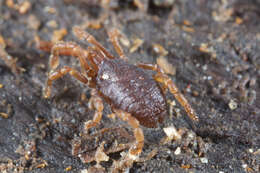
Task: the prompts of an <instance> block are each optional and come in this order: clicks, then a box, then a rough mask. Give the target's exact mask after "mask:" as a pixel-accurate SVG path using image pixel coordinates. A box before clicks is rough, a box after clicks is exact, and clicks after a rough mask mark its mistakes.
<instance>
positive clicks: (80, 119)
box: [0, 0, 260, 173]
mask: <svg viewBox="0 0 260 173" xmlns="http://www.w3.org/2000/svg"><path fill="white" fill-rule="evenodd" d="M8 2H9V3H10V2H11V0H9V1H8V0H7V1H4V0H0V37H2V38H3V39H4V43H3V42H2V43H1V41H0V47H1V46H2V50H1V51H2V53H3V52H5V53H7V54H9V55H10V56H11V57H13V58H17V62H16V65H17V67H14V66H11V65H10V64H9V65H8V62H9V61H8V62H7V61H6V60H4V57H3V54H0V56H1V57H0V86H1V87H0V113H1V116H0V170H1V172H4V171H7V172H18V171H20V172H23V171H24V172H34V173H38V172H41V173H52V172H56V173H59V172H80V171H81V170H83V169H88V168H89V167H91V166H93V165H95V162H91V163H83V162H82V161H81V160H80V158H78V157H77V156H74V155H72V142H73V141H74V140H75V139H78V134H79V133H80V132H82V128H83V124H84V122H86V121H87V120H90V119H92V117H93V114H94V112H93V111H92V110H89V109H88V106H87V101H88V98H89V97H90V90H89V89H88V87H86V86H84V85H82V84H80V83H79V82H76V81H75V80H74V79H72V78H71V77H69V76H66V77H64V78H62V79H60V80H58V81H55V82H54V86H53V93H52V97H51V98H50V99H44V98H43V96H42V91H43V88H44V85H45V81H46V78H47V72H48V59H49V55H50V54H49V53H48V52H44V51H42V50H39V48H38V47H37V44H36V41H35V40H37V38H40V39H41V40H46V41H50V40H52V39H54V36H53V34H54V33H55V31H56V30H60V29H65V30H66V31H67V34H65V36H64V37H63V38H62V39H63V40H65V41H75V42H78V43H79V44H81V45H82V46H85V47H87V44H85V43H83V42H82V41H79V40H78V39H77V38H76V37H75V36H73V33H72V27H73V26H76V25H81V26H82V25H83V24H85V26H86V27H85V29H86V30H87V31H88V32H90V33H91V34H93V35H94V36H95V37H96V39H97V40H98V41H99V42H100V43H102V44H103V45H104V46H105V47H106V48H107V49H108V50H109V51H110V52H111V53H113V54H115V55H116V53H115V51H114V50H113V47H112V45H111V44H110V43H109V40H108V37H107V34H106V30H107V29H109V28H111V27H116V28H118V29H119V30H120V31H121V32H122V33H123V34H124V35H125V36H126V38H128V40H129V41H130V43H131V45H130V47H127V46H123V48H124V51H125V53H126V55H127V57H128V58H129V59H130V62H131V63H136V62H148V63H156V59H157V58H158V57H159V54H158V53H156V52H155V51H154V50H153V44H155V43H156V44H160V45H161V46H163V47H164V48H165V49H166V50H167V51H168V54H167V55H165V58H166V59H167V60H168V62H169V63H170V64H172V65H173V66H174V68H176V74H174V75H171V78H172V80H173V81H174V82H175V83H176V85H177V86H178V87H179V89H180V90H181V92H182V93H183V94H184V95H185V97H186V98H187V100H188V101H189V102H190V104H191V105H192V107H193V108H194V109H195V111H196V112H197V115H198V117H199V119H200V121H199V123H192V122H191V121H190V120H189V119H188V118H186V113H185V111H184V110H183V108H181V106H180V105H179V104H177V105H176V106H174V108H173V115H171V116H169V117H166V118H165V121H164V123H162V124H161V125H160V128H156V129H148V128H143V130H144V135H145V146H144V150H143V153H142V155H144V156H145V155H147V154H148V153H149V151H151V150H152V149H153V148H155V147H158V148H159V152H158V154H157V155H156V156H155V157H153V158H152V159H151V160H148V161H145V162H142V163H135V164H134V165H133V167H132V168H131V169H130V172H165V173H168V172H178V173H180V172H196V173H197V172H207V173H210V172H212V173H213V172H214V173H215V172H219V173H220V172H225V173H227V172H236V173H239V172H259V171H260V166H259V165H260V80H259V79H260V78H259V76H260V12H259V11H260V1H259V0H247V1H245V0H229V1H225V0H223V1H220V0H219V1H206V0H197V1H190V0H172V1H170V0H139V2H142V5H143V6H139V7H138V5H136V3H134V1H133V0H127V1H123V0H111V2H110V4H108V5H103V6H102V5H101V4H100V3H99V1H97V0H78V1H72V0H64V1H62V0H59V1H57V0H38V1H33V0H31V1H29V2H30V5H31V7H30V8H29V9H28V10H27V11H26V10H25V12H23V11H21V8H20V11H19V7H21V6H22V3H24V2H25V0H24V1H14V3H17V2H19V3H20V6H19V5H18V4H16V5H12V4H11V5H10V4H9V5H7V3H8ZM136 2H137V1H136ZM104 14H107V17H106V18H105V20H104V21H101V22H100V23H99V24H98V25H97V26H93V23H92V25H91V24H87V23H91V21H93V20H97V19H99V18H102V16H104ZM55 36H57V34H56V35H55ZM137 38H139V39H141V40H142V41H143V44H142V45H140V47H139V48H138V49H137V50H135V51H133V52H130V50H131V47H132V46H133V41H134V40H136V39H137ZM0 40H1V39H0ZM4 44H5V46H4ZM60 61H61V66H62V65H65V64H67V65H69V66H73V67H79V64H78V62H77V60H76V59H75V58H70V57H62V58H61V60H60ZM21 68H22V69H24V70H21ZM82 94H85V95H86V98H87V99H86V100H85V101H84V99H82ZM167 98H168V99H170V100H173V99H174V98H173V96H172V95H171V94H167ZM82 100H83V101H82ZM179 110H180V112H178V111H179ZM109 113H111V111H110V107H109V105H107V104H105V111H104V117H103V120H102V122H101V125H100V126H99V127H97V128H96V129H93V130H94V131H98V130H99V129H102V128H113V127H120V128H122V129H126V130H127V132H129V133H130V134H131V129H130V128H129V126H128V125H127V124H126V123H124V122H122V121H121V120H116V121H113V120H112V119H110V118H108V117H107V116H106V115H107V114H109ZM171 125H174V126H175V127H176V128H186V129H188V130H187V134H193V135H194V136H193V138H192V139H189V135H186V136H184V139H183V141H182V142H178V141H170V142H168V143H167V144H164V145H159V142H158V141H160V140H162V138H163V137H164V136H165V134H164V131H163V128H165V127H169V126H171ZM191 136H192V135H191ZM115 138H120V135H119V136H115ZM104 139H105V138H104ZM93 140H94V139H93ZM118 140H119V139H118ZM189 140H190V141H189ZM119 141H120V140H119ZM87 144H89V145H93V144H92V143H91V142H89V143H87ZM87 144H86V145H87ZM91 147H92V146H91ZM178 147H181V153H180V154H176V149H177V148H178ZM125 151H127V149H126V150H125ZM109 157H110V160H109V161H108V162H104V163H103V162H102V163H101V165H102V166H103V167H104V168H105V169H106V170H109V168H110V166H111V165H112V159H118V158H120V153H119V152H117V153H111V154H109Z"/></svg>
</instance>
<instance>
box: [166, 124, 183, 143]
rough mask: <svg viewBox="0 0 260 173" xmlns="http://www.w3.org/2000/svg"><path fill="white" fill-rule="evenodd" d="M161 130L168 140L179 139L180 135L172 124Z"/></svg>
mask: <svg viewBox="0 0 260 173" xmlns="http://www.w3.org/2000/svg"><path fill="white" fill-rule="evenodd" d="M163 131H164V132H165V134H166V135H167V137H168V139H169V140H173V139H176V140H179V139H181V135H180V134H179V133H178V131H177V130H176V128H175V127H174V126H170V127H166V128H163Z"/></svg>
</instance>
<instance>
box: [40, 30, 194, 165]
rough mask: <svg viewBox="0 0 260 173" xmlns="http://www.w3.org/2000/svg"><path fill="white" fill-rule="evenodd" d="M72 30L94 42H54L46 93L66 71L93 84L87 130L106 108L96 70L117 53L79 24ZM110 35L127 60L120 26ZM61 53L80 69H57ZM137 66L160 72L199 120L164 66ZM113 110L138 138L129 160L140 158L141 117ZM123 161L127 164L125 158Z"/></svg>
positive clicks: (156, 77)
mask: <svg viewBox="0 0 260 173" xmlns="http://www.w3.org/2000/svg"><path fill="white" fill-rule="evenodd" d="M73 30H74V34H75V35H76V36H77V37H78V38H79V39H84V40H86V41H87V42H89V43H90V44H92V45H93V46H92V47H88V49H87V50H86V49H83V48H81V47H80V46H78V45H77V44H75V43H73V42H58V43H56V44H54V46H53V47H52V49H51V56H50V61H49V66H50V73H49V75H48V80H47V82H46V88H45V94H44V96H45V97H49V96H50V95H51V86H52V83H53V81H54V80H57V79H59V78H61V77H62V76H64V75H66V74H70V75H71V76H73V77H74V78H75V79H77V80H79V81H80V82H82V83H84V84H86V85H88V86H89V87H90V88H92V92H91V94H92V97H91V99H90V102H89V105H90V107H91V108H94V109H95V110H96V112H95V115H94V118H93V120H90V121H88V122H87V123H86V124H85V128H86V130H88V129H89V128H91V127H94V126H96V125H97V124H98V123H99V122H100V120H101V119H102V111H103V103H102V98H101V97H100V96H99V95H98V92H97V91H96V89H97V88H96V87H95V85H94V84H93V83H94V82H95V81H96V79H95V78H96V76H97V73H98V72H99V65H100V64H102V62H104V61H106V63H107V62H108V61H109V60H113V59H115V57H114V56H112V55H111V54H110V53H109V52H108V51H107V50H106V49H105V48H104V47H103V46H102V45H101V44H100V43H99V42H98V41H97V40H96V39H95V38H94V37H93V36H92V35H90V34H88V33H86V32H84V31H83V30H82V29H80V28H78V27H74V29H73ZM108 35H109V38H110V41H111V43H112V44H113V46H114V48H115V50H116V52H117V54H118V55H119V58H120V59H122V60H124V62H125V61H127V58H126V56H125V54H124V53H123V49H122V48H121V47H120V45H119V42H118V37H119V36H120V33H119V32H118V31H117V30H111V31H109V32H108ZM59 55H68V56H73V57H76V58H77V59H78V60H79V62H80V66H81V72H79V71H77V70H76V69H74V68H70V67H67V66H65V67H63V68H61V69H57V68H58V66H59ZM113 62H114V61H113ZM137 66H138V67H140V68H143V69H146V70H153V71H156V72H157V73H156V75H154V80H155V81H157V82H159V83H161V84H162V85H163V88H168V90H169V91H170V92H171V93H172V94H173V95H174V96H175V98H176V99H177V100H178V102H179V103H180V104H181V105H182V106H183V107H184V109H185V111H186V112H187V114H188V115H189V117H190V118H191V119H192V120H194V121H197V120H198V117H197V116H196V115H195V113H194V111H193V109H192V108H191V106H190V105H189V103H188V101H187V100H186V99H185V97H184V96H183V95H182V94H181V93H180V92H179V91H178V88H177V87H176V85H175V84H174V83H173V81H172V80H171V79H170V78H169V77H168V76H167V75H166V74H165V73H164V72H163V70H162V69H160V68H159V66H158V65H153V64H138V65H137ZM140 68H138V69H136V71H138V70H139V71H142V70H140ZM139 71H138V72H139ZM138 74H140V73H138ZM120 75H121V74H120ZM102 77H103V78H102V80H104V79H107V77H109V76H107V75H105V77H104V76H102ZM137 77H140V76H137ZM141 77H142V76H141ZM100 80H101V79H100ZM149 80H150V78H149ZM156 86H157V85H156ZM156 96H158V95H156ZM156 98H157V97H156ZM113 111H114V113H115V114H116V115H117V116H118V117H119V118H120V119H122V120H124V121H126V122H128V124H129V125H130V126H131V127H132V128H133V131H134V136H135V139H136V141H135V143H134V144H133V146H132V147H131V148H130V149H129V152H128V153H127V154H126V158H127V159H128V161H129V162H128V163H129V164H131V163H132V161H135V160H137V159H138V156H139V155H140V153H141V152H142V148H143V145H144V135H143V131H142V129H141V128H140V123H139V121H138V120H137V119H136V118H135V117H134V116H132V115H131V114H130V113H128V112H126V111H123V110H120V109H113ZM140 122H141V121H140ZM121 163H122V162H121ZM122 164H124V162H123V163H122Z"/></svg>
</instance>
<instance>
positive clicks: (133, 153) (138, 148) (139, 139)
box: [114, 110, 144, 160]
mask: <svg viewBox="0 0 260 173" xmlns="http://www.w3.org/2000/svg"><path fill="white" fill-rule="evenodd" d="M114 111H115V113H116V115H117V116H118V117H119V118H121V119H122V120H124V121H126V122H127V123H128V124H129V125H130V126H131V127H132V128H133V129H134V136H135V139H136V142H135V143H134V145H133V147H131V148H130V150H129V152H128V155H129V157H131V158H138V156H139V155H140V153H141V152H142V149H143V145H144V134H143V130H142V129H141V128H140V125H139V122H138V120H137V119H136V118H134V117H133V116H131V115H130V114H129V113H127V112H124V111H121V110H114ZM134 160H135V159H134Z"/></svg>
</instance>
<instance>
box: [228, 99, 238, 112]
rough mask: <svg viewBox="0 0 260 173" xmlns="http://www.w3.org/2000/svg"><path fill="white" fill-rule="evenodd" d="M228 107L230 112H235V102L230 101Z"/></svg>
mask: <svg viewBox="0 0 260 173" xmlns="http://www.w3.org/2000/svg"><path fill="white" fill-rule="evenodd" d="M228 106H229V108H230V109H231V110H235V109H236V108H237V102H235V101H234V100H230V102H229V103H228Z"/></svg>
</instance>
